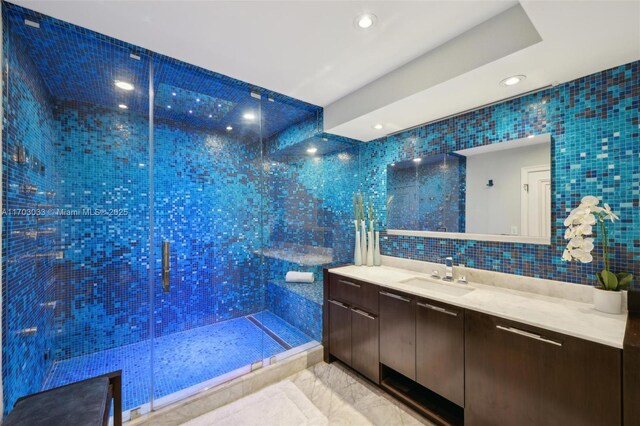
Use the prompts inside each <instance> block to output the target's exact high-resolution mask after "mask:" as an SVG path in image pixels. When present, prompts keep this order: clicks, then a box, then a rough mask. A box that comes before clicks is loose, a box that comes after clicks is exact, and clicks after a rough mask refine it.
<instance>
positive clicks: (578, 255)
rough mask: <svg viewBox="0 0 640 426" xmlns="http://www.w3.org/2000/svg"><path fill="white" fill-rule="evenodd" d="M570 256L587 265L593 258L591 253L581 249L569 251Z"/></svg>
mask: <svg viewBox="0 0 640 426" xmlns="http://www.w3.org/2000/svg"><path fill="white" fill-rule="evenodd" d="M571 256H573V258H574V259H576V260H579V261H580V262H582V263H589V262H591V261H593V256H591V253H589V252H587V251H585V250H582V249H575V250H571Z"/></svg>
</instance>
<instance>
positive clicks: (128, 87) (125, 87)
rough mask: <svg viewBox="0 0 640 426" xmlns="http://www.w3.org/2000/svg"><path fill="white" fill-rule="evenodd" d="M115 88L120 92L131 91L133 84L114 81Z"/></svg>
mask: <svg viewBox="0 0 640 426" xmlns="http://www.w3.org/2000/svg"><path fill="white" fill-rule="evenodd" d="M115 84H116V87H117V88H119V89H122V90H133V89H134V87H133V84H131V83H127V82H126V81H120V80H116V81H115Z"/></svg>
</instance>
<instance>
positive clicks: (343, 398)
mask: <svg viewBox="0 0 640 426" xmlns="http://www.w3.org/2000/svg"><path fill="white" fill-rule="evenodd" d="M286 382H290V383H292V384H293V385H295V388H296V389H297V391H298V392H297V395H294V393H295V392H293V391H292V389H291V387H290V386H289V385H288V384H286ZM283 383H284V385H282V384H283ZM279 385H280V386H279ZM282 386H284V387H285V388H286V389H287V398H283V397H281V395H280V394H281V393H282V392H283V390H282V389H283V388H282ZM265 395H271V400H270V401H271V404H270V405H269V408H268V411H265V410H263V411H261V413H258V414H263V415H258V416H256V412H255V407H256V406H257V404H259V403H260V402H261V401H262V400H263V398H264V397H265ZM303 396H304V397H305V398H306V401H303V400H302V398H303ZM292 401H293V404H294V405H295V406H296V407H297V408H293V406H292ZM309 403H310V404H312V405H313V406H314V407H315V408H316V409H317V411H319V412H320V413H321V414H322V416H323V417H320V416H318V415H317V413H316V410H312V409H309V407H308V404H309ZM301 412H302V413H303V414H305V416H306V419H305V418H303V417H302V415H301ZM229 419H232V420H233V421H234V422H235V426H281V425H289V424H296V425H300V426H302V425H306V426H312V425H318V424H325V423H324V421H325V420H326V422H327V424H329V425H331V426H341V425H344V426H370V425H379V426H395V425H398V426H414V425H415V426H419V425H432V423H430V422H429V421H427V420H426V419H424V418H423V417H421V416H420V415H418V414H417V413H415V412H414V411H413V410H411V409H410V408H408V407H406V406H404V405H403V404H401V403H400V402H398V401H397V400H395V399H393V398H392V397H391V396H389V395H387V394H386V393H384V392H383V391H382V390H380V389H378V388H377V387H375V386H374V385H372V384H371V383H369V382H367V381H366V380H365V379H362V378H361V377H359V376H358V375H356V374H355V373H353V372H352V371H350V370H349V369H347V368H345V367H344V366H342V365H341V364H339V363H333V364H325V363H323V362H321V363H319V364H316V365H314V366H312V367H310V368H308V369H306V370H303V371H301V372H299V373H297V374H295V375H293V376H291V377H289V378H288V379H287V380H286V381H283V382H280V383H279V384H276V385H273V386H270V387H269V388H265V389H263V390H262V391H260V392H258V393H257V394H254V395H250V396H247V397H244V398H241V399H239V400H237V401H235V402H233V403H231V404H228V405H226V406H223V407H221V408H219V409H217V410H214V411H211V412H210V413H208V414H205V415H203V416H200V417H198V418H196V419H194V420H191V421H189V422H187V423H184V426H209V425H212V424H214V423H212V422H218V423H216V425H217V424H223V425H224V424H226V423H225V421H226V420H229Z"/></svg>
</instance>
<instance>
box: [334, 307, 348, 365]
mask: <svg viewBox="0 0 640 426" xmlns="http://www.w3.org/2000/svg"><path fill="white" fill-rule="evenodd" d="M329 351H330V353H331V355H333V356H335V357H336V358H338V359H339V360H340V361H342V362H344V363H345V364H347V365H351V310H350V309H349V308H348V307H347V306H346V305H344V304H342V303H340V302H336V301H335V300H329Z"/></svg>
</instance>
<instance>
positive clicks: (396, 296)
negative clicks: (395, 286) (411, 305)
mask: <svg viewBox="0 0 640 426" xmlns="http://www.w3.org/2000/svg"><path fill="white" fill-rule="evenodd" d="M380 294H381V295H383V296H387V297H392V298H394V299H398V300H402V301H403V302H411V299H407V298H406V297H402V296H399V295H397V294H393V293H387V292H386V291H381V292H380Z"/></svg>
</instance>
